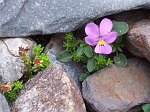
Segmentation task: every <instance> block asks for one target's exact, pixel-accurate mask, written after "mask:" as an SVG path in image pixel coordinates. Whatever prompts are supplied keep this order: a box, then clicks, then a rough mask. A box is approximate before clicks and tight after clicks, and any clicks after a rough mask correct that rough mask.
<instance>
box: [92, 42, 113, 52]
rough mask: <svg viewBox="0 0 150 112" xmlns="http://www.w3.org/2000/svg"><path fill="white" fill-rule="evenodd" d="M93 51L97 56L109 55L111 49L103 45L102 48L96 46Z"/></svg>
mask: <svg viewBox="0 0 150 112" xmlns="http://www.w3.org/2000/svg"><path fill="white" fill-rule="evenodd" d="M94 51H95V53H99V54H110V53H111V52H112V47H111V46H110V45H109V44H107V43H105V44H104V45H103V46H100V45H99V44H97V45H96V47H95V50H94Z"/></svg>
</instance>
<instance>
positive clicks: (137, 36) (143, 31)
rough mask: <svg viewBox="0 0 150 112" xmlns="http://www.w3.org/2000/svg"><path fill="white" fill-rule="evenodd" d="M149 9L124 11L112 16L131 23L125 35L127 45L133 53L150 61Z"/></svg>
mask: <svg viewBox="0 0 150 112" xmlns="http://www.w3.org/2000/svg"><path fill="white" fill-rule="evenodd" d="M148 12H149V10H137V11H128V12H123V13H120V14H117V15H114V16H112V18H113V19H115V20H118V21H124V22H127V23H128V24H129V28H130V29H129V31H128V33H127V35H125V38H124V40H125V47H126V48H127V49H128V51H130V52H131V53H132V54H134V55H136V56H139V57H142V58H146V59H148V60H149V61H150V13H148Z"/></svg>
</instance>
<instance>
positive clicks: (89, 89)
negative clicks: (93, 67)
mask: <svg viewBox="0 0 150 112" xmlns="http://www.w3.org/2000/svg"><path fill="white" fill-rule="evenodd" d="M149 66H150V63H148V61H146V60H142V59H138V58H134V59H129V62H128V65H127V67H126V68H120V67H118V66H116V65H112V66H110V67H107V68H104V69H102V70H100V71H98V72H96V73H94V74H93V75H91V76H89V77H88V78H87V79H86V80H85V81H84V82H83V84H82V87H83V88H82V95H83V97H84V99H85V100H86V102H87V103H88V104H90V105H91V107H92V108H93V109H94V110H95V112H128V111H129V110H130V109H131V108H132V107H135V106H137V105H140V104H143V103H146V102H147V103H149V102H150V69H149ZM129 112H134V111H131V110H130V111H129Z"/></svg>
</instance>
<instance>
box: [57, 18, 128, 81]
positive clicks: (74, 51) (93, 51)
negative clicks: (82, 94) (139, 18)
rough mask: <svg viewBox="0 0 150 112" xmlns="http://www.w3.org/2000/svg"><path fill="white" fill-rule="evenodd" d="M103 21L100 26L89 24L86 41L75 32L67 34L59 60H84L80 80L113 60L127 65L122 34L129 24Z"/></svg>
mask: <svg viewBox="0 0 150 112" xmlns="http://www.w3.org/2000/svg"><path fill="white" fill-rule="evenodd" d="M102 22H103V23H102ZM102 22H101V23H102V25H100V26H99V27H98V26H97V25H96V24H94V23H88V24H87V26H86V27H85V32H86V34H87V36H86V37H85V38H84V39H85V41H84V40H82V39H79V38H77V37H75V36H74V35H73V33H67V34H66V35H65V41H64V45H63V46H64V48H65V50H64V51H63V52H61V53H60V54H59V55H58V60H59V61H61V62H68V61H70V60H73V61H75V62H79V61H81V62H83V63H84V64H85V68H86V69H85V71H84V72H83V73H82V74H81V75H80V77H79V80H80V81H83V80H84V79H86V77H87V76H89V75H90V74H92V73H93V72H95V71H98V70H100V69H102V68H104V67H106V66H108V65H111V64H112V63H113V62H114V63H115V64H116V65H118V66H120V67H125V66H126V65H127V58H126V57H125V55H124V54H123V53H122V47H123V46H124V45H123V43H122V37H121V36H122V35H123V34H125V33H126V32H127V31H128V29H129V28H128V25H127V24H126V23H124V22H116V21H113V22H111V20H109V19H107V18H105V19H103V20H102ZM105 23H106V25H105ZM108 23H109V24H110V26H109V25H108ZM103 25H104V26H103ZM112 26H113V27H112ZM103 27H104V28H103ZM99 29H100V31H99ZM100 32H101V33H100ZM115 40H116V41H115ZM112 42H113V43H112ZM94 46H96V47H94ZM111 53H112V54H111ZM113 60H114V61H113Z"/></svg>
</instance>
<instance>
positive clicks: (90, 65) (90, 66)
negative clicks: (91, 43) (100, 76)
mask: <svg viewBox="0 0 150 112" xmlns="http://www.w3.org/2000/svg"><path fill="white" fill-rule="evenodd" d="M95 66H96V60H95V59H94V57H93V58H90V59H89V60H88V62H87V70H88V71H89V72H92V71H93V70H94V69H95Z"/></svg>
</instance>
